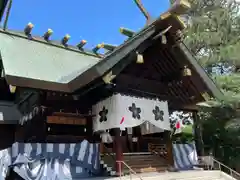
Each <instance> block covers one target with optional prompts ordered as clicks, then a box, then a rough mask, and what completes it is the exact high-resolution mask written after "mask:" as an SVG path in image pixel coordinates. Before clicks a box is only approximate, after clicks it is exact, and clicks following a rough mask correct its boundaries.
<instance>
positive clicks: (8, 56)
mask: <svg viewBox="0 0 240 180" xmlns="http://www.w3.org/2000/svg"><path fill="white" fill-rule="evenodd" d="M169 27H171V28H170V29H169V31H168V34H169V35H170V37H172V39H171V41H172V42H171V43H176V44H179V43H177V42H175V41H176V40H175V39H174V36H175V35H176V33H177V31H178V30H182V29H183V28H184V25H183V24H182V23H181V21H180V20H179V18H178V17H177V16H175V15H173V14H171V13H169V12H166V13H164V14H162V15H161V16H160V17H159V18H158V19H157V20H155V21H154V22H153V23H151V24H150V25H148V26H146V27H144V28H143V29H142V30H141V31H139V32H138V33H135V34H134V35H133V36H132V37H130V38H129V39H128V40H127V41H125V42H124V43H123V44H122V45H120V46H118V47H116V48H115V49H114V50H113V51H112V52H110V53H108V54H106V55H105V56H104V57H103V58H101V59H100V58H99V56H97V55H94V54H93V53H87V52H84V51H82V50H78V49H77V48H76V47H73V46H68V47H64V46H63V45H61V43H55V42H51V41H50V42H46V41H45V40H44V39H43V38H36V37H32V39H29V38H28V37H26V36H25V35H23V34H19V33H13V32H9V31H7V32H6V31H0V39H1V41H0V53H1V58H2V62H3V67H4V71H5V76H6V80H7V82H8V84H12V85H15V86H20V87H30V88H36V89H46V90H53V91H62V92H70V93H71V92H75V91H76V90H80V89H81V88H84V87H88V88H89V87H90V86H91V85H93V86H94V84H92V82H93V81H94V80H97V79H100V78H101V77H102V76H103V75H105V74H106V73H108V72H109V71H112V72H113V74H114V75H118V74H119V73H120V72H121V71H123V69H124V68H126V67H127V66H128V65H129V64H130V63H131V62H132V61H133V60H136V59H135V58H134V57H136V51H138V52H144V50H146V49H147V48H148V47H150V46H151V45H152V43H153V42H154V41H155V40H156V39H157V38H159V37H160V36H159V34H161V33H162V31H164V30H166V29H167V28H169ZM173 41H174V42H173ZM178 49H179V52H178V53H177V54H176V56H177V55H179V56H181V57H182V58H184V59H185V60H186V61H187V62H190V61H191V63H190V64H192V66H193V67H194V69H195V70H196V72H197V73H198V74H199V78H201V81H202V82H203V83H204V84H205V85H206V86H207V87H208V90H210V94H213V95H221V92H220V91H219V90H218V89H217V87H216V86H215V84H214V83H212V81H211V79H210V78H209V77H207V75H206V73H205V72H204V70H203V69H202V68H201V67H200V66H199V65H198V64H197V62H195V59H193V57H192V56H190V55H189V53H190V52H188V50H186V49H182V48H178ZM169 50H170V51H171V49H169ZM129 57H130V58H129ZM192 61H194V62H192ZM202 74H203V75H202ZM86 85H89V86H86ZM90 88H91V87H90Z"/></svg>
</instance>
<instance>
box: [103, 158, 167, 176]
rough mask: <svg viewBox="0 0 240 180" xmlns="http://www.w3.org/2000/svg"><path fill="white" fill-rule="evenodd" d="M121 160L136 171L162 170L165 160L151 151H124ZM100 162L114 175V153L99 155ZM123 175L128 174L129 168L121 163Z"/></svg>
mask: <svg viewBox="0 0 240 180" xmlns="http://www.w3.org/2000/svg"><path fill="white" fill-rule="evenodd" d="M123 155H124V156H123V161H124V162H125V163H126V164H127V165H128V166H129V167H130V168H131V169H132V170H133V171H135V172H136V173H150V172H164V171H166V170H167V167H168V165H167V162H166V160H165V159H164V158H162V157H160V156H157V155H154V154H152V153H124V154H123ZM101 164H102V165H103V167H104V168H105V170H106V171H107V172H108V174H109V175H115V174H116V171H115V160H114V154H104V155H101ZM123 173H124V175H127V174H129V173H130V172H129V168H128V167H126V166H124V165H123Z"/></svg>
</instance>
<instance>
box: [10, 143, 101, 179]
mask: <svg viewBox="0 0 240 180" xmlns="http://www.w3.org/2000/svg"><path fill="white" fill-rule="evenodd" d="M99 150H100V149H99V144H92V143H89V142H88V141H87V140H84V141H82V142H81V143H77V144H51V143H48V144H40V143H14V144H13V145H12V148H10V151H8V152H10V157H11V164H10V165H11V166H12V167H13V168H14V171H15V172H16V173H18V174H19V175H20V176H21V177H22V178H23V179H26V180H28V179H29V180H34V179H36V180H50V179H59V180H63V179H64V180H72V179H79V178H87V177H90V176H93V175H97V174H98V173H99V172H100V154H99Z"/></svg>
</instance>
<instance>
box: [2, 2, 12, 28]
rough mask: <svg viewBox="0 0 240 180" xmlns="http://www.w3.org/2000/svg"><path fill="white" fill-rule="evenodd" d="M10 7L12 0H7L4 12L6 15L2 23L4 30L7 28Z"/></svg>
mask: <svg viewBox="0 0 240 180" xmlns="http://www.w3.org/2000/svg"><path fill="white" fill-rule="evenodd" d="M11 7H12V0H9V4H8V7H7V12H6V17H5V20H4V24H3V30H4V31H5V30H6V29H7V23H8V18H9V15H10V11H11Z"/></svg>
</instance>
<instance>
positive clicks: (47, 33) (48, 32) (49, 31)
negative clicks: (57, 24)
mask: <svg viewBox="0 0 240 180" xmlns="http://www.w3.org/2000/svg"><path fill="white" fill-rule="evenodd" d="M52 34H53V30H52V29H48V30H47V32H45V33H44V35H43V38H44V39H45V40H46V41H49V38H50V36H51V35H52Z"/></svg>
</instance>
